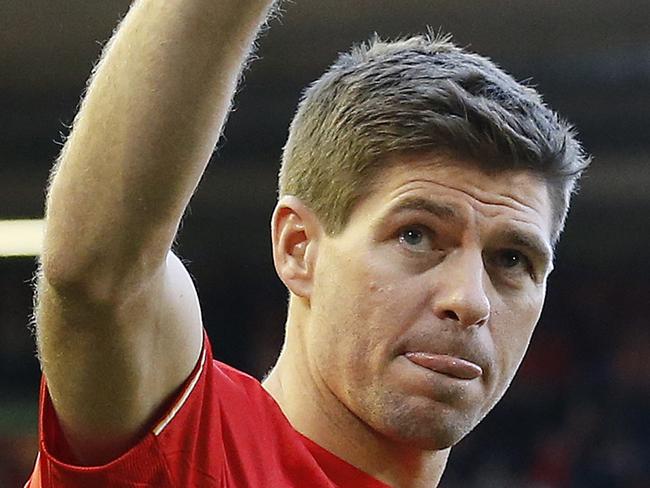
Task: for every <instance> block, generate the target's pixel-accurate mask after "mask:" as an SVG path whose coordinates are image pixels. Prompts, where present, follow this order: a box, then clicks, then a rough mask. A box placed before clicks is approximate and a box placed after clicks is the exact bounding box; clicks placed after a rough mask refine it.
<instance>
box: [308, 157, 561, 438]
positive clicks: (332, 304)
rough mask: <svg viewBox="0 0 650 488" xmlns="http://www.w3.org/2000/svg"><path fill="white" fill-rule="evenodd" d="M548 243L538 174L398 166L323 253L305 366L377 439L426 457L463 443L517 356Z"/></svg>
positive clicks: (431, 162) (429, 164)
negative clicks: (408, 446) (383, 438)
mask: <svg viewBox="0 0 650 488" xmlns="http://www.w3.org/2000/svg"><path fill="white" fill-rule="evenodd" d="M449 163H451V164H449ZM550 234H551V204H550V200H549V197H548V193H547V188H546V185H545V183H544V182H542V181H541V180H539V179H538V178H536V177H535V176H533V175H532V174H530V173H528V172H525V171H524V172H522V171H518V172H507V173H500V174H497V175H487V174H485V173H483V172H482V171H481V170H479V169H477V168H476V167H474V166H471V165H469V164H467V163H463V162H460V161H449V160H447V164H443V163H442V162H441V159H440V158H438V159H436V158H433V157H422V156H412V157H410V158H409V157H404V156H402V157H401V158H400V159H398V160H396V161H394V162H393V164H391V165H389V166H388V167H387V169H386V170H385V171H384V172H383V173H382V174H381V175H380V177H379V178H377V183H376V184H375V186H374V187H373V191H372V193H371V194H370V195H369V196H368V197H367V198H365V199H363V200H362V201H361V202H360V203H359V204H358V205H357V206H356V207H355V208H354V210H353V213H352V215H351V217H350V220H349V223H348V225H347V226H346V228H345V230H344V231H343V232H342V233H341V234H339V235H337V236H335V237H326V238H325V239H324V241H323V242H322V243H321V244H320V245H319V251H318V259H317V264H316V271H315V279H314V290H313V293H312V296H311V307H312V308H311V309H312V316H313V318H314V320H313V321H312V322H311V325H310V327H309V328H308V330H307V335H306V341H307V352H308V358H309V361H310V362H311V364H310V369H311V370H312V371H315V372H317V373H316V374H318V376H319V377H320V378H321V379H322V385H325V387H326V388H328V389H329V390H331V392H332V393H333V394H334V395H335V396H336V397H337V398H338V400H339V401H340V402H341V403H342V405H343V406H344V407H345V408H347V409H348V410H349V411H350V412H351V413H352V414H354V415H355V416H356V417H358V418H360V419H361V420H362V421H363V422H365V423H366V424H368V425H369V426H370V427H371V428H372V429H374V430H375V431H377V432H379V433H381V434H382V435H385V436H387V437H389V438H390V439H393V440H398V441H405V442H408V443H409V444H411V445H417V446H420V447H422V448H424V449H442V448H445V447H449V446H451V445H453V444H455V443H456V442H458V441H459V440H460V439H461V438H462V437H463V436H464V435H465V434H467V433H468V432H469V431H470V430H471V429H472V428H473V427H474V426H476V424H477V423H478V422H479V421H480V420H481V419H482V418H483V417H484V416H485V415H486V414H487V412H488V411H489V410H490V409H491V408H492V407H493V406H494V405H495V403H496V402H497V401H498V400H499V399H500V398H501V396H502V395H503V393H504V392H505V390H506V388H507V387H508V385H509V384H510V382H511V380H512V378H513V376H514V374H515V371H516V370H517V368H518V366H519V364H520V362H521V360H522V358H523V355H524V353H525V351H526V348H527V346H528V343H529V340H530V337H531V334H532V332H533V329H534V328H535V324H536V323H537V320H538V318H539V315H540V312H541V309H542V304H543V302H544V296H545V289H546V279H547V276H548V273H549V272H550V268H551V246H550V244H549V241H550Z"/></svg>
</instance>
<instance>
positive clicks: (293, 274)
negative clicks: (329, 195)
mask: <svg viewBox="0 0 650 488" xmlns="http://www.w3.org/2000/svg"><path fill="white" fill-rule="evenodd" d="M320 233H321V229H320V222H319V221H318V219H317V218H316V216H315V215H314V213H313V212H312V210H311V209H310V208H308V207H307V206H306V205H305V204H304V203H302V201H301V200H300V199H298V198H296V197H293V196H285V197H282V198H281V199H280V201H279V202H278V204H277V205H276V207H275V210H274V211H273V217H272V219H271V239H272V244H273V262H274V264H275V270H276V272H277V273H278V276H279V277H280V279H281V280H282V282H283V283H284V284H285V285H286V287H287V288H288V289H289V290H290V291H291V292H292V293H293V294H295V295H298V296H301V297H304V298H309V297H310V295H311V290H312V282H313V275H314V266H315V263H316V253H317V250H318V239H319V236H320Z"/></svg>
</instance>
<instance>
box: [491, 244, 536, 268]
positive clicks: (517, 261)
mask: <svg viewBox="0 0 650 488" xmlns="http://www.w3.org/2000/svg"><path fill="white" fill-rule="evenodd" d="M495 264H496V265H497V266H499V267H501V268H507V269H511V268H516V267H517V266H526V267H528V266H529V261H528V258H527V257H526V255H525V254H523V253H522V252H520V251H517V250H515V249H504V250H503V251H500V252H499V253H497V255H496V256H495Z"/></svg>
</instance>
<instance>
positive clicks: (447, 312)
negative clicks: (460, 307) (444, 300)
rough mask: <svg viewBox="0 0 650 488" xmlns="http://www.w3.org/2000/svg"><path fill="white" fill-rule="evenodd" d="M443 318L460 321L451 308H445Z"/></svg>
mask: <svg viewBox="0 0 650 488" xmlns="http://www.w3.org/2000/svg"><path fill="white" fill-rule="evenodd" d="M445 318H446V319H451V320H455V321H457V322H459V321H460V318H459V317H458V315H457V314H456V312H454V311H453V310H445Z"/></svg>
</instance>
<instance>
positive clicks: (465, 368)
mask: <svg viewBox="0 0 650 488" xmlns="http://www.w3.org/2000/svg"><path fill="white" fill-rule="evenodd" d="M404 356H405V357H406V359H408V360H409V361H411V362H412V363H414V364H417V365H418V366H422V367H423V368H427V369H429V370H431V371H435V372H436V373H441V374H444V375H446V376H450V377H452V378H457V379H461V380H473V379H475V378H478V377H479V376H481V375H482V374H483V369H482V368H481V367H480V366H479V365H478V364H475V363H473V362H471V361H468V360H466V359H461V358H458V357H455V356H448V355H446V354H431V353H428V352H407V353H405V354H404Z"/></svg>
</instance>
